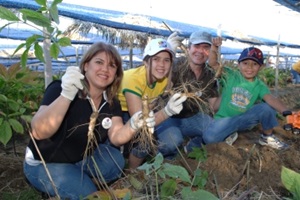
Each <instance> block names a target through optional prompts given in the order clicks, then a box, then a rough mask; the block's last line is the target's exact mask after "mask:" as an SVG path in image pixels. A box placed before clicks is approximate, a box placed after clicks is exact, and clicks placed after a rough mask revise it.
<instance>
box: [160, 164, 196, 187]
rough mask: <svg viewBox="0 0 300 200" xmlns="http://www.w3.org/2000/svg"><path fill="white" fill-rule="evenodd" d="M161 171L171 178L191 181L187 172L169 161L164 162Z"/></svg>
mask: <svg viewBox="0 0 300 200" xmlns="http://www.w3.org/2000/svg"><path fill="white" fill-rule="evenodd" d="M162 171H163V172H164V173H165V174H166V175H168V176H170V177H172V178H179V179H180V180H182V181H185V182H188V183H191V179H190V176H189V173H188V172H187V170H186V169H185V168H184V167H182V166H178V165H171V164H169V163H164V164H163V168H162Z"/></svg>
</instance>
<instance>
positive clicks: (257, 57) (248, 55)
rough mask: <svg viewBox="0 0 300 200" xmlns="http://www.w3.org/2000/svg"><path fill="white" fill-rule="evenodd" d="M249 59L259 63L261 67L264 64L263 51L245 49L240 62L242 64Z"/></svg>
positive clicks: (253, 48) (252, 48)
mask: <svg viewBox="0 0 300 200" xmlns="http://www.w3.org/2000/svg"><path fill="white" fill-rule="evenodd" d="M247 59H250V60H253V61H255V62H257V63H258V64H259V65H263V64H264V55H263V53H262V51H261V50H260V49H258V48H255V47H249V48H246V49H244V50H243V51H242V53H241V55H240V57H239V59H238V62H242V61H243V60H247Z"/></svg>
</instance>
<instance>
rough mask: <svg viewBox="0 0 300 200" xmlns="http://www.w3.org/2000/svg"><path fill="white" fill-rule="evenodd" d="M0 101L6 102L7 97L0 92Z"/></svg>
mask: <svg viewBox="0 0 300 200" xmlns="http://www.w3.org/2000/svg"><path fill="white" fill-rule="evenodd" d="M0 101H2V102H7V97H6V96H5V95H3V94H0Z"/></svg>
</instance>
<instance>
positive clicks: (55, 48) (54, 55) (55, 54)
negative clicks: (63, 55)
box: [50, 43, 59, 59]
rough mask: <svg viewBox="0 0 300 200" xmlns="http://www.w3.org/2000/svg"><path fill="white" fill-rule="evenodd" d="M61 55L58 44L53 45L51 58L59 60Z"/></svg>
mask: <svg viewBox="0 0 300 200" xmlns="http://www.w3.org/2000/svg"><path fill="white" fill-rule="evenodd" d="M58 55H59V46H58V45H57V44H56V43H52V44H51V46H50V56H51V57H52V58H54V59H57V58H58Z"/></svg>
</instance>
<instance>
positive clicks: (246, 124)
mask: <svg viewBox="0 0 300 200" xmlns="http://www.w3.org/2000/svg"><path fill="white" fill-rule="evenodd" d="M259 123H260V124H261V125H262V128H263V130H269V129H272V128H274V127H276V126H278V125H279V124H278V121H277V118H276V111H275V110H274V109H273V108H272V107H271V106H269V105H268V104H267V103H259V104H256V105H254V106H253V107H252V108H250V109H249V110H248V111H246V112H245V113H243V114H240V115H237V116H234V117H226V118H221V119H215V120H214V121H213V122H212V123H211V124H210V126H209V127H208V129H206V130H205V132H204V133H203V141H204V143H205V144H210V143H218V142H222V141H224V140H225V139H226V138H227V137H228V136H229V135H231V134H232V133H234V132H235V131H245V130H249V129H251V128H253V127H254V126H256V125H257V124H259Z"/></svg>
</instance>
